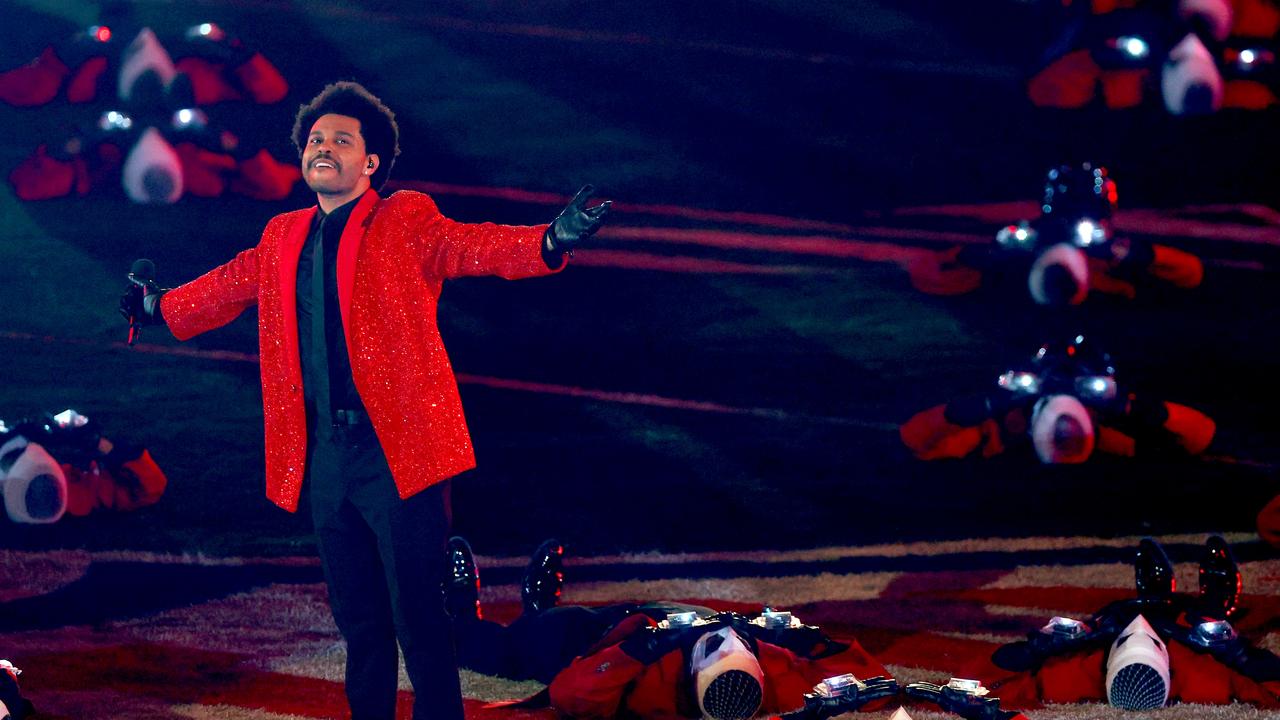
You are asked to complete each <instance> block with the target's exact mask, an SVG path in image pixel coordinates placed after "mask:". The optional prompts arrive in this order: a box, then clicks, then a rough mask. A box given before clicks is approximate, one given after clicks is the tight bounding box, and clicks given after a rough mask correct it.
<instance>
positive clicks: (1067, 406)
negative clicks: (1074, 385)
mask: <svg viewBox="0 0 1280 720" xmlns="http://www.w3.org/2000/svg"><path fill="white" fill-rule="evenodd" d="M1031 444H1032V445H1033V446H1034V447H1035V451H1036V457H1038V458H1040V462H1043V463H1046V464H1073V463H1082V462H1084V461H1085V460H1088V459H1089V455H1091V454H1092V453H1093V445H1094V433H1093V420H1092V418H1090V416H1089V411H1088V410H1087V409H1086V408H1085V406H1084V404H1083V403H1081V402H1080V401H1079V400H1078V399H1076V398H1075V397H1073V396H1071V395H1048V396H1046V397H1042V398H1040V399H1039V400H1037V401H1036V404H1035V408H1034V409H1033V410H1032V411H1031Z"/></svg>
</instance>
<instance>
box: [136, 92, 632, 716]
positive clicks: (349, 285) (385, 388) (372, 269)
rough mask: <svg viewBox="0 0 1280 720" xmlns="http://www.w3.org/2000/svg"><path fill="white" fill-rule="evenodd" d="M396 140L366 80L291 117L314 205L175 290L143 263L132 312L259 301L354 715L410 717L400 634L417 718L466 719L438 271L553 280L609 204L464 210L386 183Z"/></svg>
mask: <svg viewBox="0 0 1280 720" xmlns="http://www.w3.org/2000/svg"><path fill="white" fill-rule="evenodd" d="M398 136H399V130H398V128H397V126H396V122H395V117H394V115H393V114H392V112H391V111H390V110H389V109H388V108H387V107H386V106H385V105H383V104H382V102H381V101H380V100H379V99H378V98H376V97H374V96H373V95H372V94H370V93H369V92H368V91H367V90H366V89H365V88H363V87H362V86H360V85H358V84H356V83H351V82H339V83H334V84H332V85H329V86H328V87H326V88H325V89H324V90H323V91H322V92H321V93H320V94H319V95H317V96H316V97H315V98H314V99H313V100H312V101H311V102H310V103H308V104H306V105H304V106H302V107H301V108H300V109H299V111H298V115H297V118H296V121H295V123H294V127H293V140H294V143H295V144H296V145H297V146H298V152H299V154H300V156H301V159H302V176H303V179H304V180H305V182H306V183H307V185H308V186H309V187H310V188H311V189H312V190H314V191H315V192H316V199H317V203H318V207H312V208H307V209H305V210H296V211H293V212H288V213H284V214H282V215H277V216H276V217H274V218H272V219H271V221H270V222H268V223H267V226H266V229H265V230H264V231H263V233H262V239H261V240H260V241H259V243H258V245H257V246H256V247H253V248H250V249H248V250H245V251H243V252H241V253H240V254H239V255H237V256H236V257H235V259H233V260H231V261H230V262H228V263H227V264H225V265H222V266H221V267H218V268H215V269H213V270H211V271H209V272H208V273H206V274H204V275H202V276H201V277H199V278H197V279H195V280H193V281H191V282H189V283H187V284H185V285H182V286H180V287H177V288H174V289H172V290H168V291H163V290H159V289H157V288H156V287H155V285H154V283H152V282H150V281H149V280H142V279H140V278H137V277H136V276H135V274H133V273H131V274H130V278H131V279H132V280H134V281H135V283H137V284H138V285H139V287H138V288H133V289H131V290H130V291H129V292H127V293H126V295H125V297H124V298H123V299H122V301H121V304H122V311H123V312H124V313H125V314H126V315H129V316H130V317H131V319H132V321H133V322H137V323H143V324H145V323H156V324H159V323H164V324H167V325H168V327H169V330H170V331H171V332H172V333H173V335H174V336H175V337H177V338H178V339H179V340H186V339H187V338H190V337H194V336H196V335H199V334H200V333H203V332H206V331H208V330H212V329H214V328H217V327H221V326H223V325H225V324H227V323H229V322H231V320H233V319H234V318H235V317H236V316H238V315H239V314H240V313H241V312H243V311H244V310H245V309H246V308H248V307H250V306H251V305H253V304H254V303H257V304H258V331H259V332H258V335H259V349H260V355H261V363H262V402H263V418H264V424H265V430H266V485H267V497H268V498H269V499H270V500H271V501H272V502H274V503H276V504H277V505H279V506H280V507H282V508H284V509H285V510H288V511H290V512H293V511H296V510H297V507H298V498H299V494H300V492H301V490H302V486H303V484H304V481H305V482H306V484H307V485H308V487H309V488H310V493H311V503H312V518H313V521H314V524H315V532H316V538H317V541H318V543H319V550H320V559H321V563H322V565H323V568H324V575H325V581H326V583H327V585H328V588H329V602H330V605H331V607H332V609H333V616H334V620H335V621H336V622H337V625H338V629H339V630H340V631H341V633H342V636H343V638H345V640H346V643H347V668H346V692H347V700H348V702H349V703H350V705H351V714H352V718H353V720H366V719H367V720H391V719H392V718H394V717H395V702H396V679H397V670H398V659H397V655H396V643H397V640H398V641H399V644H400V648H401V650H402V651H403V652H404V659H405V666H406V668H407V670H408V674H409V679H410V681H411V682H412V683H413V688H414V692H415V697H416V700H415V702H414V712H413V717H414V718H419V719H420V718H425V717H427V716H428V715H430V716H431V717H432V718H455V719H457V720H461V718H462V717H463V712H462V696H461V690H460V688H459V683H458V673H457V665H456V660H455V657H454V649H453V641H452V636H451V631H450V623H449V619H448V616H447V615H446V614H445V611H444V606H443V596H442V592H441V581H442V580H443V578H444V577H445V566H444V558H445V543H446V539H447V538H448V537H449V527H450V509H449V479H450V478H451V477H453V476H454V475H457V474H458V473H460V472H463V471H464V470H468V469H470V468H472V467H474V466H475V457H474V454H473V451H472V447H471V439H470V436H469V434H468V431H467V425H466V421H465V420H464V418H463V414H462V405H461V401H460V400H459V397H458V388H457V382H456V380H455V379H454V376H453V371H452V368H451V367H450V365H449V359H448V357H447V356H446V355H445V349H444V345H443V343H442V342H441V339H440V332H439V328H438V325H437V321H436V308H437V304H438V302H439V298H440V290H441V283H442V282H443V281H444V280H446V279H449V278H455V277H461V276H467V275H497V276H500V277H503V278H507V279H518V278H525V277H533V276H537V275H546V274H549V273H552V272H555V271H557V270H559V269H561V268H563V266H564V265H565V262H566V260H565V254H566V252H568V251H570V250H572V249H573V247H574V246H575V245H577V244H578V243H579V242H580V241H582V240H583V239H584V238H586V237H587V236H589V235H591V234H592V233H593V232H595V231H596V229H597V228H599V226H600V223H601V222H602V220H603V218H604V216H605V214H606V213H607V212H608V211H609V205H610V203H608V202H605V203H601V204H599V205H596V206H595V207H592V208H587V207H586V203H587V199H588V197H589V196H590V193H591V189H590V186H588V187H585V188H583V190H582V191H581V192H579V193H578V195H577V197H575V198H574V199H573V201H572V202H570V204H569V206H568V207H567V208H565V210H564V211H563V212H562V213H561V214H560V215H559V217H557V218H556V219H555V220H554V221H553V222H552V223H551V224H550V225H549V226H547V225H541V226H533V227H517V226H507V225H495V224H493V223H482V224H464V223H458V222H454V221H453V220H450V219H448V218H446V217H444V216H443V215H441V214H440V211H439V210H437V209H436V205H435V203H434V202H433V201H432V200H431V198H430V197H428V196H427V195H424V194H421V193H416V192H408V191H401V192H397V193H395V194H393V195H391V196H389V197H386V198H382V197H380V196H379V195H378V192H377V190H378V189H380V188H381V187H382V185H383V184H384V183H385V182H386V179H387V176H388V174H389V173H390V172H391V166H392V165H393V164H394V162H395V158H396V155H397V154H398V153H399V147H398ZM135 267H136V266H135ZM138 274H139V275H141V274H143V273H138Z"/></svg>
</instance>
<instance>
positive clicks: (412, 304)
mask: <svg viewBox="0 0 1280 720" xmlns="http://www.w3.org/2000/svg"><path fill="white" fill-rule="evenodd" d="M315 213H316V208H314V207H312V208H308V209H306V210H296V211H294V212H289V213H284V214H283V215H277V216H276V217H274V218H272V219H271V221H270V222H268V223H267V227H266V229H265V230H263V232H262V240H261V241H260V242H259V243H258V245H257V247H254V248H250V249H248V250H245V251H243V252H241V253H240V254H239V255H237V256H236V257H235V259H233V260H232V261H231V262H228V263H227V264H225V265H222V266H220V267H217V268H214V269H213V270H211V271H209V272H208V273H205V274H204V275H202V276H200V277H199V278H197V279H195V280H193V281H191V282H189V283H187V284H185V285H182V286H181V287H177V288H174V289H173V290H171V291H169V292H168V293H166V294H165V295H164V296H163V298H162V299H161V310H162V312H163V314H164V318H165V321H166V323H167V324H168V326H169V329H170V331H171V332H173V334H174V336H175V337H177V338H178V339H179V340H186V339H187V338H190V337H194V336H196V335H199V334H200V333H203V332H206V331H208V330H212V329H214V328H218V327H221V326H223V325H226V324H227V323H229V322H231V321H232V320H233V319H235V318H236V316H238V315H239V314H240V313H241V312H243V311H244V310H245V309H246V308H248V307H250V306H252V305H253V304H254V303H257V304H258V343H259V348H260V349H259V352H260V355H261V362H262V405H263V420H264V426H265V428H264V429H265V434H266V460H267V465H266V480H267V498H268V499H270V500H271V501H272V502H274V503H275V504H277V505H279V506H280V507H282V508H284V509H286V510H289V511H290V512H293V511H295V510H297V507H298V496H299V494H300V492H301V490H302V479H303V470H304V465H305V461H306V456H307V423H306V411H305V409H304V406H303V400H302V369H301V365H300V364H299V357H298V318H297V269H298V256H299V255H300V254H301V252H302V246H303V244H304V243H305V242H306V239H307V233H308V232H309V230H310V228H311V222H312V219H313V218H314V217H315ZM545 230H546V226H545V225H539V226H531V227H516V226H509V225H495V224H493V223H480V224H464V223H459V222H455V221H453V220H450V219H448V218H446V217H444V216H443V215H441V214H440V211H439V210H438V209H437V208H436V204H435V202H433V201H432V200H431V198H430V197H428V196H427V195H423V194H422V193H417V192H407V191H401V192H397V193H395V194H393V195H391V196H390V197H388V198H385V199H382V198H379V197H378V195H377V193H375V192H373V191H372V190H370V191H369V192H367V193H365V195H364V197H362V198H361V199H360V200H359V202H358V203H357V204H356V207H355V208H354V209H353V210H352V212H351V217H350V219H349V220H348V221H347V226H346V228H345V230H344V231H343V233H342V240H341V242H340V243H339V246H338V304H339V305H340V307H341V310H342V326H343V330H344V331H345V333H346V339H347V351H348V353H349V354H350V357H351V372H352V375H353V377H354V379H355V384H356V390H357V391H358V392H359V393H360V398H361V400H362V401H363V402H364V404H365V407H366V409H367V410H368V412H369V419H370V421H371V422H372V423H373V428H374V431H375V432H376V433H377V435H378V440H379V442H380V443H381V445H382V449H383V452H384V453H385V454H386V457H387V464H388V465H389V466H390V468H391V474H392V476H393V477H394V478H395V482H396V487H397V488H398V490H399V491H400V496H401V497H402V498H404V497H409V496H410V495H413V494H414V493H416V492H419V491H420V490H423V489H424V488H427V487H429V486H431V485H432V484H434V483H437V482H439V481H441V480H444V479H446V478H449V477H452V476H454V475H457V474H458V473H460V472H462V471H464V470H468V469H470V468H473V467H475V454H474V452H473V451H472V447H471V436H470V433H468V431H467V423H466V420H465V418H464V417H463V414H462V402H461V400H460V399H459V397H458V386H457V381H456V380H455V379H454V376H453V369H452V367H451V366H450V365H449V358H448V357H447V356H446V355H445V349H444V344H443V343H442V342H441V339H440V331H439V328H438V326H437V324H436V306H437V303H438V301H439V298H440V288H441V283H442V281H443V280H445V279H446V278H454V277H460V276H465V275H498V276H500V277H504V278H507V279H517V278H525V277H532V276H536V275H546V274H548V273H551V272H554V270H552V269H550V268H548V267H547V265H546V262H545V261H544V260H543V258H542V252H541V250H542V246H541V243H542V236H543V233H544V231H545Z"/></svg>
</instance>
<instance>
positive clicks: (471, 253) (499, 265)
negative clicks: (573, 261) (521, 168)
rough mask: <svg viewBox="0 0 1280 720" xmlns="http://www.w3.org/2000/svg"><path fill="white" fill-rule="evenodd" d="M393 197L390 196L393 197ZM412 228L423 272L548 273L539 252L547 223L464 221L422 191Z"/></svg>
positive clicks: (507, 275)
mask: <svg viewBox="0 0 1280 720" xmlns="http://www.w3.org/2000/svg"><path fill="white" fill-rule="evenodd" d="M393 197H394V196H393ZM415 205H416V207H415V208H414V210H415V212H413V214H412V216H411V217H412V219H411V221H410V222H411V228H410V231H411V232H413V233H414V234H416V235H417V236H418V240H419V241H420V247H421V253H422V257H421V261H422V268H423V271H424V272H425V273H426V274H428V275H433V276H435V277H440V278H445V279H448V278H457V277H466V276H474V275H497V276H498V277H501V278H505V279H507V280H519V279H521V278H528V277H537V276H539V275H548V274H550V273H553V272H556V271H558V270H561V269H563V268H564V266H565V260H564V259H563V258H562V259H561V262H560V264H559V265H558V266H556V267H549V266H548V265H547V262H546V261H545V260H543V256H542V237H543V234H544V233H545V232H546V230H547V226H546V225H498V224H496V223H491V222H486V223H462V222H457V221H456V220H450V219H449V218H447V217H445V216H444V215H442V214H441V213H440V210H439V209H438V208H437V207H436V204H435V201H434V200H432V199H431V198H430V197H428V196H426V195H419V196H417V198H415Z"/></svg>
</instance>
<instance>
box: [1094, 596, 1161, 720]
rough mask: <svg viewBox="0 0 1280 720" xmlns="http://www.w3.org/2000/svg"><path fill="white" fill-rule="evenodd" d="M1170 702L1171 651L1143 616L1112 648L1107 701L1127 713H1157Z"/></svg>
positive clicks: (1129, 626)
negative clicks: (1157, 709) (1137, 711)
mask: <svg viewBox="0 0 1280 720" xmlns="http://www.w3.org/2000/svg"><path fill="white" fill-rule="evenodd" d="M1168 699H1169V650H1168V648H1166V647H1165V644H1164V641H1162V640H1161V639H1160V637H1159V636H1158V635H1156V631H1155V630H1153V629H1152V628H1151V624H1150V623H1148V622H1147V619H1146V618H1144V617H1142V616H1141V615H1139V616H1137V617H1135V618H1134V619H1133V622H1130V623H1129V625H1128V626H1127V627H1125V629H1124V630H1123V631H1121V632H1120V637H1118V638H1116V641H1115V642H1114V643H1113V644H1112V645H1111V653H1110V654H1109V655H1108V656H1107V702H1109V703H1111V704H1112V705H1114V706H1115V707H1118V708H1122V709H1125V710H1154V709H1156V708H1161V707H1164V704H1165V702H1167V701H1168Z"/></svg>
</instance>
